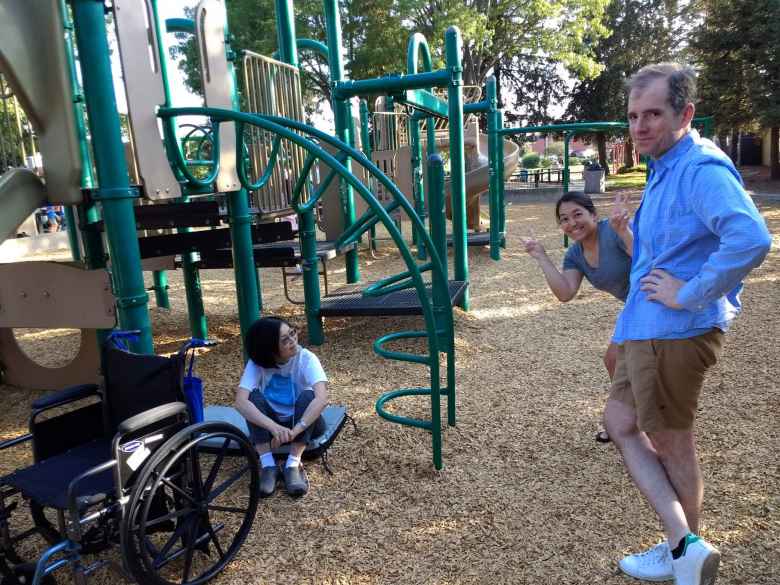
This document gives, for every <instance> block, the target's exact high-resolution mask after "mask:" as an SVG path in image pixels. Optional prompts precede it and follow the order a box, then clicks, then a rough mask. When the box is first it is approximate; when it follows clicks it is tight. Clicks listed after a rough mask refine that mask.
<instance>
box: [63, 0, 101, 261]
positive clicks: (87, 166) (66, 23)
mask: <svg viewBox="0 0 780 585" xmlns="http://www.w3.org/2000/svg"><path fill="white" fill-rule="evenodd" d="M60 15H61V17H62V28H63V29H64V31H65V55H66V59H67V62H68V73H69V74H70V84H71V88H72V91H73V116H74V118H75V121H76V133H77V135H78V141H79V153H80V155H81V187H82V188H83V189H91V188H92V187H93V185H94V178H93V176H92V157H91V156H90V153H89V146H88V144H87V131H86V128H84V94H83V93H82V91H81V86H80V85H79V78H78V74H77V73H76V59H75V57H74V55H73V51H74V44H73V43H74V41H73V22H72V21H71V19H70V15H69V13H68V7H67V5H66V4H65V0H60ZM65 221H66V222H67V224H68V226H67V229H68V241H69V243H70V251H71V254H72V256H73V261H74V262H81V261H82V260H83V256H82V253H81V242H80V241H79V235H78V230H79V225H78V224H79V222H78V220H77V215H76V213H75V212H74V210H73V207H70V206H67V207H65ZM82 237H84V234H83V232H82ZM84 246H85V247H86V242H85V243H84ZM101 249H102V243H101ZM85 253H86V251H85ZM101 255H102V254H101Z"/></svg>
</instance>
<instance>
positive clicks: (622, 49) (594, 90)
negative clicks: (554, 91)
mask: <svg viewBox="0 0 780 585" xmlns="http://www.w3.org/2000/svg"><path fill="white" fill-rule="evenodd" d="M676 16H677V6H676V3H674V2H668V1H667V0H632V1H628V2H626V1H624V0H612V2H610V4H609V7H608V8H607V19H606V26H607V28H608V29H609V30H610V31H611V34H610V35H609V36H607V37H604V38H601V39H597V43H596V46H595V48H594V54H595V57H596V59H597V60H598V61H599V62H600V63H602V64H603V65H604V68H603V70H602V71H601V72H600V74H599V75H598V76H597V77H594V78H591V79H580V80H579V81H578V82H577V83H576V85H575V87H574V90H573V92H572V100H571V102H570V104H569V106H568V109H567V111H566V115H567V116H568V117H569V119H571V120H595V121H599V120H603V121H611V120H624V119H625V117H626V90H625V83H626V80H627V79H628V78H629V77H630V76H631V75H632V74H634V73H636V71H638V70H639V69H640V68H641V67H643V66H644V65H647V64H649V63H653V62H659V61H667V60H671V59H673V58H674V57H675V41H676V37H677V35H679V34H680V32H679V27H680V26H681V23H680V21H678V20H675V18H676Z"/></svg>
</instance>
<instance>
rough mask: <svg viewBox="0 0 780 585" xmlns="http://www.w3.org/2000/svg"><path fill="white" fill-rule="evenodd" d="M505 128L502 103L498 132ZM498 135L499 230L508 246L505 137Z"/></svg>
mask: <svg viewBox="0 0 780 585" xmlns="http://www.w3.org/2000/svg"><path fill="white" fill-rule="evenodd" d="M503 128H504V110H503V109H502V108H501V104H500V103H499V104H498V112H496V132H497V133H498V132H500V131H501V130H502V129H503ZM497 137H498V154H499V158H498V218H499V221H498V231H499V232H500V234H501V236H500V237H501V247H502V248H506V196H505V194H504V139H503V138H502V137H501V135H499V134H497Z"/></svg>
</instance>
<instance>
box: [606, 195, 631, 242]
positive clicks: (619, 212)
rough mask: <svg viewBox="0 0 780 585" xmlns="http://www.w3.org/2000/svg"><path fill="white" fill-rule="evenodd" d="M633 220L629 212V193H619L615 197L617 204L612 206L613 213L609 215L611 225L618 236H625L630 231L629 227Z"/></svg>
mask: <svg viewBox="0 0 780 585" xmlns="http://www.w3.org/2000/svg"><path fill="white" fill-rule="evenodd" d="M630 220H631V212H630V211H629V195H628V193H627V192H623V193H620V192H618V193H617V194H616V195H615V202H614V205H613V206H612V213H610V215H609V225H610V226H612V229H613V230H615V233H617V234H625V233H626V232H627V231H628V229H629V228H628V225H629V222H630Z"/></svg>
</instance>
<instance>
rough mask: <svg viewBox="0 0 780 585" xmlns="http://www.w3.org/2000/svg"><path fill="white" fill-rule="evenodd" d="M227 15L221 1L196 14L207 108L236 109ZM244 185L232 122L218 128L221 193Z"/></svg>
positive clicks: (206, 3)
mask: <svg viewBox="0 0 780 585" xmlns="http://www.w3.org/2000/svg"><path fill="white" fill-rule="evenodd" d="M226 29H227V12H226V10H225V3H224V2H223V1H222V0H202V2H201V3H200V4H198V8H197V10H196V12H195V31H196V36H197V39H198V50H199V51H200V72H201V77H202V79H203V90H204V93H205V97H206V106H208V107H209V108H222V109H225V110H232V109H233V88H234V85H233V76H232V75H231V74H230V68H229V66H228V61H227V55H226V54H225V30H226ZM240 188H241V182H240V181H239V178H238V172H237V171H236V127H235V124H233V123H232V122H230V123H222V124H220V125H219V175H217V190H218V191H219V192H220V193H226V192H229V191H237V190H238V189H240Z"/></svg>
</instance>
